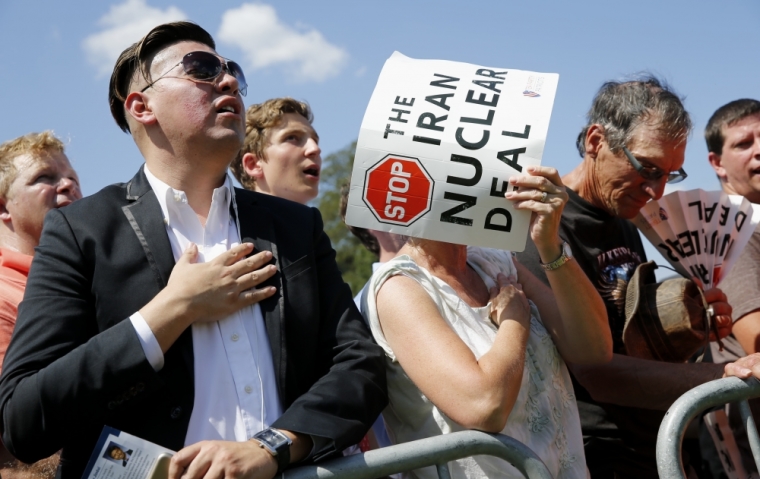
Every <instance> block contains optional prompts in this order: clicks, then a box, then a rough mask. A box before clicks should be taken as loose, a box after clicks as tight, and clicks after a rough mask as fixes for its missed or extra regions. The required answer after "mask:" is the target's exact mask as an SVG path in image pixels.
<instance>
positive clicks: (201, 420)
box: [0, 22, 387, 479]
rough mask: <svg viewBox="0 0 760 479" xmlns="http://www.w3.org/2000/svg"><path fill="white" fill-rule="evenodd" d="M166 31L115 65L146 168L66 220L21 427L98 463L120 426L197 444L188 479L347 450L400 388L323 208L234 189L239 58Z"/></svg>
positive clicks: (6, 410) (126, 124)
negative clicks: (102, 442) (104, 436)
mask: <svg viewBox="0 0 760 479" xmlns="http://www.w3.org/2000/svg"><path fill="white" fill-rule="evenodd" d="M214 48H215V47H214V41H213V39H212V38H211V36H210V35H209V34H208V33H207V32H206V31H205V30H203V29H202V28H201V27H199V26H197V25H195V24H192V23H187V22H178V23H172V24H165V25H161V26H159V27H156V28H154V29H153V30H152V31H151V32H150V33H148V35H147V36H146V37H144V38H143V39H142V40H141V41H140V42H138V43H136V44H135V45H133V46H132V47H130V48H128V49H127V50H125V51H124V52H123V53H122V55H121V56H120V57H119V59H118V60H117V63H116V66H115V68H114V72H113V74H112V77H111V83H110V91H109V101H110V106H111V112H112V114H113V117H114V119H115V120H116V123H117V124H118V125H119V126H120V127H121V128H122V129H123V130H124V131H128V132H130V133H131V135H132V137H133V139H134V141H135V143H136V144H137V147H138V149H139V150H140V152H141V154H142V155H143V157H144V158H145V165H144V166H143V167H142V168H140V170H139V171H138V173H137V175H135V177H134V178H132V179H131V180H130V181H129V182H127V183H125V184H117V185H112V186H109V187H107V188H105V189H104V190H102V191H100V192H99V193H96V194H95V195H93V196H90V197H89V198H86V199H84V200H81V202H82V204H81V205H78V204H77V203H75V204H74V205H72V206H76V208H74V209H71V208H68V209H66V210H65V211H63V212H61V211H59V210H56V213H51V214H49V215H48V216H47V218H46V222H45V228H44V231H43V233H42V238H41V240H40V246H39V248H38V249H37V255H36V256H35V263H34V267H33V268H32V271H31V274H30V276H29V282H28V286H27V290H26V297H25V300H24V302H23V303H22V305H21V307H20V309H19V317H18V323H17V329H16V335H15V336H14V339H13V340H12V342H11V345H10V348H9V350H8V353H7V356H6V361H5V367H4V369H3V376H2V378H0V408H2V411H1V412H2V429H3V440H4V441H5V444H6V445H7V447H8V449H9V450H10V451H11V452H12V453H13V454H14V455H15V456H16V457H18V458H19V459H20V460H22V461H25V462H32V461H34V460H36V459H39V458H41V457H44V456H46V455H50V454H51V453H53V452H55V451H57V450H59V449H61V448H62V449H63V451H62V454H61V466H60V470H59V473H60V477H62V478H63V479H66V478H76V479H78V478H80V477H82V474H83V472H85V466H86V465H87V461H88V458H89V456H90V455H91V454H92V452H93V448H94V446H95V443H96V441H97V439H98V436H99V435H100V432H101V431H102V429H103V426H104V425H108V426H111V427H114V428H116V429H120V430H123V431H125V432H128V433H130V434H133V435H135V436H138V437H141V438H143V439H146V440H148V441H151V442H154V443H157V444H159V445H161V446H164V447H167V448H170V449H173V450H176V451H178V453H177V454H176V455H175V456H174V457H173V458H172V460H171V462H170V467H169V477H170V478H171V479H179V478H180V476H181V477H182V478H183V479H200V478H202V477H246V478H263V479H270V478H272V477H273V476H274V475H275V474H276V473H277V471H282V470H283V469H285V468H287V467H288V466H289V465H290V464H291V463H295V462H298V461H303V460H318V459H321V458H325V457H329V456H331V455H333V454H337V453H339V452H340V451H341V450H342V449H344V448H345V447H347V446H349V445H351V444H354V443H356V442H357V441H358V440H359V439H361V437H362V436H363V435H364V434H365V432H366V431H367V429H368V428H369V427H370V425H371V424H372V422H373V421H374V420H375V418H376V417H377V415H378V414H379V413H380V411H381V409H382V408H383V407H384V406H385V403H386V401H387V399H386V391H385V373H384V364H383V356H382V351H381V350H380V349H379V348H378V347H377V346H376V345H374V344H373V343H372V341H371V339H370V336H369V333H368V331H367V329H366V328H365V326H364V324H363V322H362V320H361V316H360V314H359V312H358V311H357V309H356V307H355V305H354V304H353V301H352V298H351V292H350V289H349V288H348V286H347V285H346V284H345V283H343V281H342V279H341V275H340V272H339V271H338V268H337V265H336V264H335V260H334V257H335V253H334V251H333V250H332V248H331V247H330V243H329V240H328V238H327V236H326V235H325V234H324V232H323V231H322V221H321V217H320V215H319V213H318V211H316V210H315V209H312V208H308V207H305V206H302V205H299V204H297V203H294V202H290V201H286V200H283V199H280V198H276V197H274V196H270V195H262V194H259V193H255V192H249V191H245V190H239V189H235V188H233V187H232V183H231V179H230V178H229V176H228V175H227V173H226V172H227V169H228V167H229V164H230V162H231V161H232V159H233V158H235V156H236V154H237V153H238V151H239V150H240V148H241V146H242V144H243V138H244V134H245V124H244V108H243V102H242V95H244V94H245V91H246V88H247V84H246V80H245V77H244V75H243V72H242V70H241V68H240V66H239V65H237V64H236V63H234V62H232V61H230V60H227V59H225V58H223V57H220V56H219V55H218V54H217V53H216V51H215V50H214Z"/></svg>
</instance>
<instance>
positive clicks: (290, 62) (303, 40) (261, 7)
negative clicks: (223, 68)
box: [218, 3, 348, 81]
mask: <svg viewBox="0 0 760 479" xmlns="http://www.w3.org/2000/svg"><path fill="white" fill-rule="evenodd" d="M300 30H301V31H299V30H297V29H296V28H293V27H290V26H288V25H285V24H284V23H281V22H280V20H279V19H278V18H277V12H276V11H275V9H274V7H272V6H270V5H265V4H261V3H258V4H253V3H245V4H243V5H241V6H240V7H239V8H234V9H231V10H227V11H226V12H224V15H223V16H222V25H221V27H220V28H219V34H218V38H219V40H220V41H222V42H225V43H227V44H230V45H234V46H237V47H238V48H240V49H241V50H242V51H243V54H244V56H245V60H246V65H245V66H246V67H247V68H253V69H254V70H255V69H260V68H265V67H268V66H272V65H278V64H282V65H286V66H287V67H289V68H290V69H291V71H290V74H292V75H293V77H294V79H295V80H298V81H323V80H325V79H327V78H329V77H332V76H335V75H337V74H338V73H339V72H340V70H341V68H343V65H344V64H345V63H346V60H347V59H348V53H347V52H346V51H345V50H344V49H342V48H340V47H338V46H335V45H333V44H331V43H330V42H328V41H327V40H326V39H325V37H324V36H322V34H321V33H320V32H319V31H317V30H314V29H312V30H308V31H305V30H306V29H305V28H303V27H301V28H300Z"/></svg>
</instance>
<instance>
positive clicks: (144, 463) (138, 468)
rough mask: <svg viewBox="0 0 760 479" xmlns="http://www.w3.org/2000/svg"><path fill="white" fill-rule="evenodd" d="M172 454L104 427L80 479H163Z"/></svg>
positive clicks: (155, 445)
mask: <svg viewBox="0 0 760 479" xmlns="http://www.w3.org/2000/svg"><path fill="white" fill-rule="evenodd" d="M173 455H174V451H172V450H170V449H166V448H164V447H161V446H159V445H157V444H153V443H152V442H148V441H146V440H144V439H140V438H139V437H136V436H133V435H131V434H127V433H125V432H122V431H119V430H118V429H114V428H112V427H108V426H106V427H104V428H103V432H102V433H101V434H100V438H99V439H98V442H97V444H96V445H95V449H94V450H93V452H92V456H90V462H88V463H87V468H86V469H85V471H84V474H83V475H82V478H83V479H163V478H166V477H167V473H168V470H169V459H171V457H172V456H173Z"/></svg>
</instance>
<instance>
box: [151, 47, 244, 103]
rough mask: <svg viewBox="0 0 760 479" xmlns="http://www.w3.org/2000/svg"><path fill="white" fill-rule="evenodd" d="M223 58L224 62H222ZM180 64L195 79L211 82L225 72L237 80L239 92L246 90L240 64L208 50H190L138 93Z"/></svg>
mask: <svg viewBox="0 0 760 479" xmlns="http://www.w3.org/2000/svg"><path fill="white" fill-rule="evenodd" d="M222 60H224V62H222ZM179 65H182V68H183V69H184V70H185V74H186V75H187V76H189V77H190V78H192V79H193V80H195V81H200V82H209V83H213V82H214V81H215V80H216V79H217V78H218V77H219V75H221V74H222V73H223V72H227V73H229V74H230V75H232V76H233V77H235V78H236V79H237V81H238V85H239V87H240V94H241V95H243V96H245V94H246V93H247V92H248V83H246V81H245V75H244V74H243V69H242V68H240V65H238V64H237V63H235V62H233V61H232V60H228V59H226V58H220V57H218V56H216V55H214V54H213V53H209V52H203V51H199V52H190V53H188V54H187V55H185V56H184V57H183V58H182V61H181V62H179V63H177V64H176V65H174V66H172V67H171V68H169V69H168V70H167V71H166V72H165V73H164V74H163V75H161V76H160V77H158V78H156V79H155V80H153V81H152V82H150V84H148V86H146V87H145V88H143V89H142V90H140V93H142V92H144V91H145V90H147V89H148V88H150V87H152V86H153V85H155V83H156V82H157V81H158V80H160V79H162V78H164V77H165V76H166V75H168V74H169V72H170V71H172V70H174V69H175V68H176V67H177V66H179Z"/></svg>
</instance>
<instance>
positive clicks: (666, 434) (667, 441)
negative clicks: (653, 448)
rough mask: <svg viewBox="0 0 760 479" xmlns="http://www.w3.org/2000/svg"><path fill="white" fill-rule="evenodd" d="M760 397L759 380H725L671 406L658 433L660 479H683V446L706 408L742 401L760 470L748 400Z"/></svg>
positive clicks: (690, 393)
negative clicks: (687, 428)
mask: <svg viewBox="0 0 760 479" xmlns="http://www.w3.org/2000/svg"><path fill="white" fill-rule="evenodd" d="M754 397H760V381H758V380H757V379H755V378H750V379H746V380H743V379H739V378H724V379H717V380H715V381H710V382H708V383H705V384H702V385H701V386H697V387H695V388H694V389H691V390H689V391H687V392H686V394H684V395H683V396H681V397H680V398H678V400H677V401H676V402H674V403H673V405H672V406H670V409H668V412H667V413H666V414H665V418H664V419H663V421H662V424H660V431H659V432H658V433H657V472H658V473H659V475H660V479H682V478H685V477H686V475H685V473H684V470H683V463H682V462H681V443H682V442H683V436H684V432H685V430H686V427H687V426H688V425H689V423H690V422H691V420H692V419H694V418H695V417H696V416H697V414H699V413H700V412H702V411H704V410H705V409H708V408H711V407H715V406H720V405H723V404H726V403H730V402H737V401H740V402H739V410H740V412H741V416H742V421H743V424H744V426H745V427H746V428H747V436H748V437H749V443H750V447H751V448H752V455H753V456H754V458H755V463H756V464H758V466H759V467H760V461H759V460H758V459H760V437H758V433H757V427H755V421H754V420H753V419H752V414H751V412H750V410H749V404H748V403H747V399H750V398H754Z"/></svg>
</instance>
